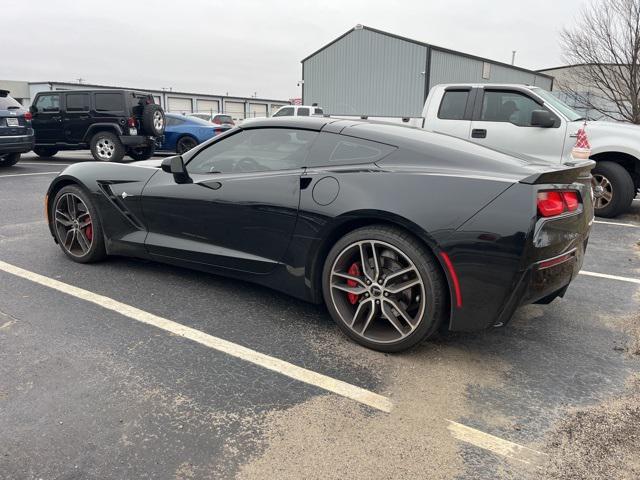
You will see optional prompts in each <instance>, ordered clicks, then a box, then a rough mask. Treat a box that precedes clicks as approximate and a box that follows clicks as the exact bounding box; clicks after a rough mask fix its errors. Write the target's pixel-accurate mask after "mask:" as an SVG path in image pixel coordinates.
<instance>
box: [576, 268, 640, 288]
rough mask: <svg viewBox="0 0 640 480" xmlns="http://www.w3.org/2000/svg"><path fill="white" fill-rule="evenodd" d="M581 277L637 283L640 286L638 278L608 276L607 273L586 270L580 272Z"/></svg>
mask: <svg viewBox="0 0 640 480" xmlns="http://www.w3.org/2000/svg"><path fill="white" fill-rule="evenodd" d="M580 275H587V276H589V277H600V278H608V279H609V280H619V281H621V282H629V283H637V284H638V285H640V279H638V278H631V277H619V276H618V275H609V274H606V273H596V272H587V271H585V270H580Z"/></svg>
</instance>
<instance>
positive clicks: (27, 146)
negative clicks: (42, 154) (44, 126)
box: [0, 135, 34, 153]
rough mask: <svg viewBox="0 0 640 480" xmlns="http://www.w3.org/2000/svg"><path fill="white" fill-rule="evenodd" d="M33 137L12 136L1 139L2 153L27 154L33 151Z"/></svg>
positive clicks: (0, 148) (0, 149)
mask: <svg viewBox="0 0 640 480" xmlns="http://www.w3.org/2000/svg"><path fill="white" fill-rule="evenodd" d="M33 146H34V136H33V135H12V136H2V137H0V153H15V152H18V153H26V152H30V151H31V150H33Z"/></svg>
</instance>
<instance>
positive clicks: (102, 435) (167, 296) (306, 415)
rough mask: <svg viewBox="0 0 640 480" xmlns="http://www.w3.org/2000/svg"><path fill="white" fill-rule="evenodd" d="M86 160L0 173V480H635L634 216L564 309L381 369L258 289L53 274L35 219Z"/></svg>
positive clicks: (604, 231) (638, 415) (306, 310)
mask: <svg viewBox="0 0 640 480" xmlns="http://www.w3.org/2000/svg"><path fill="white" fill-rule="evenodd" d="M89 159H90V156H89V155H88V152H77V153H76V152H72V153H66V152H62V153H60V154H59V155H57V156H56V157H54V158H52V159H48V160H40V159H38V158H37V157H34V156H33V155H32V154H28V155H25V156H24V157H23V160H22V161H21V162H20V163H19V164H18V165H16V166H15V167H12V168H9V169H4V170H2V171H0V282H1V284H2V288H0V431H2V432H3V434H2V441H1V443H0V478H6V479H111V478H114V479H120V478H137V479H144V478H153V479H164V478H167V479H174V478H175V479H200V478H203V479H208V478H230V477H231V478H233V477H234V476H235V477H236V478H256V479H257V478H443V479H445V478H446V479H451V478H457V479H495V478H563V479H564V478H576V479H577V478H581V479H582V478H639V477H640V464H639V463H638V459H637V451H638V449H640V436H639V435H638V433H637V430H638V429H637V425H638V422H640V401H639V400H638V398H640V313H639V312H640V308H639V304H640V201H638V200H635V201H634V202H633V206H632V210H631V212H629V213H628V214H625V215H623V216H621V217H619V218H616V219H615V220H608V219H607V220H604V219H602V220H598V219H597V221H596V222H595V223H594V225H593V229H592V233H591V238H590V242H589V248H588V251H587V255H586V258H585V264H584V268H583V271H584V274H582V275H579V276H578V278H577V279H576V280H575V281H574V282H573V284H572V285H571V287H570V288H569V291H568V292H567V295H566V296H565V298H564V299H559V300H556V301H554V302H553V303H552V304H550V305H546V306H543V305H532V306H528V307H525V308H522V309H520V310H519V311H518V312H517V313H516V316H515V317H514V319H513V321H512V322H511V323H510V324H509V325H508V326H507V327H506V328H502V329H495V330H491V331H487V332H482V333H474V334H455V335H453V334H451V335H445V336H442V337H439V338H437V339H435V340H432V341H429V342H427V343H425V344H424V345H421V346H420V347H419V348H415V349H413V350H411V351H410V352H408V353H405V354H397V355H385V354H381V353H377V352H373V351H369V350H366V349H364V348H362V347H360V346H358V345H356V344H354V343H352V342H349V341H348V340H347V339H346V338H345V337H344V336H342V335H341V334H340V332H339V331H338V329H337V327H335V325H334V324H333V323H332V321H331V319H330V317H329V315H328V314H327V313H326V312H325V311H324V309H323V308H320V307H316V306H313V305H309V304H306V303H303V302H300V301H297V300H295V299H291V298H289V297H286V296H284V295H281V294H279V293H277V292H273V291H271V290H268V289H266V288H262V287H259V286H255V285H252V284H248V283H243V282H239V281H235V280H229V279H225V278H221V277H216V276H212V275H207V274H203V273H198V272H193V271H188V270H183V269H180V268H176V267H170V266H165V265H161V264H155V263H148V262H144V261H139V260H133V259H126V258H111V259H109V260H108V261H106V262H103V263H100V264H93V265H80V264H75V263H72V262H70V261H69V260H68V259H67V258H66V257H65V256H64V255H63V253H62V252H61V250H60V249H59V248H58V247H57V246H56V245H55V244H54V242H53V240H52V238H51V236H50V234H49V232H48V229H47V226H46V222H45V221H44V217H43V197H44V192H45V191H46V188H47V186H48V184H49V182H50V181H51V179H52V178H53V176H54V175H55V174H56V173H57V172H58V171H60V170H61V169H63V168H64V166H65V165H67V164H69V163H73V162H76V161H86V160H89ZM3 265H4V267H3ZM6 265H9V267H7V266H6ZM12 267H17V270H16V269H14V270H13V271H12V270H11V268H12ZM18 270H19V271H20V272H27V273H24V274H21V275H16V271H18ZM31 274H37V275H35V276H33V275H32V279H29V278H27V276H28V275H31ZM34 279H36V280H38V279H39V280H38V281H34ZM52 286H53V287H52ZM67 286H72V287H79V288H81V289H82V292H89V293H88V294H84V293H82V292H77V291H75V290H73V289H72V288H71V289H70V288H68V287H67ZM74 292H75V293H74ZM89 294H90V295H93V296H94V297H95V298H96V300H95V301H93V300H87V299H91V298H94V297H90V296H89ZM83 295H84V297H83ZM105 297H107V298H108V299H111V300H112V301H116V302H120V303H119V304H113V305H115V307H113V308H105V305H106V303H105V301H104V300H102V299H104V298H105ZM101 302H102V303H101ZM122 304H124V306H125V307H127V308H128V307H134V308H132V309H131V311H130V310H127V308H124V307H123V306H122ZM136 309H137V310H136ZM134 310H135V311H134ZM132 312H133V313H132ZM139 312H142V313H139ZM149 314H151V315H149ZM145 315H147V316H149V317H153V318H154V319H156V320H153V322H155V323H153V322H151V324H149V323H150V321H149V322H148V321H145V320H144V319H146V318H147V317H146V316H145ZM158 318H160V319H161V320H170V321H172V322H176V323H177V324H180V325H182V326H187V327H190V328H191V329H194V330H189V332H192V333H190V334H187V335H183V334H181V333H179V331H178V330H176V329H175V328H174V327H171V328H169V327H167V328H158V325H160V321H159V320H157V319H158ZM171 325H174V324H171ZM193 332H196V333H193ZM189 335H192V336H191V337H190V336H189ZM197 335H199V336H197ZM196 337H197V338H196ZM194 339H195V340H194ZM211 339H214V340H211ZM215 339H223V340H226V341H228V342H233V345H237V346H239V347H238V350H232V351H231V352H226V353H225V352H224V351H223V350H224V349H223V348H221V347H216V345H217V344H216V343H215ZM225 345H226V344H225ZM242 347H246V348H247V349H250V352H259V353H260V354H263V355H264V356H263V357H256V359H255V361H254V360H251V358H254V357H251V358H249V357H250V356H251V355H253V354H252V353H246V352H245V353H242V352H244V350H242ZM232 348H235V347H232ZM238 352H240V353H238ZM270 359H271V360H270ZM274 359H275V360H274ZM271 361H274V362H276V363H277V362H278V361H283V362H282V364H277V365H276V367H273V365H272V366H271V367H269V365H268V363H269V362H271ZM278 365H279V366H278ZM289 365H290V366H291V367H289ZM265 367H266V368H265ZM296 367H302V368H303V369H305V370H304V372H310V373H308V374H307V373H304V372H302V373H300V372H298V370H296V369H295V368H296ZM291 372H294V373H295V372H298V373H296V374H295V375H294V374H293V373H291ZM314 374H315V375H317V374H320V375H319V376H318V377H315V376H313V375H314ZM305 375H310V376H308V377H305ZM320 377H321V378H320ZM305 378H309V380H308V381H306V380H305ZM314 379H315V380H314ZM336 391H338V393H335V392H336ZM340 392H342V393H340ZM354 392H355V393H354ZM361 394H362V395H361ZM367 394H371V397H369V396H367ZM371 399H373V400H371ZM380 399H383V401H382V402H379V401H378V400H380ZM385 402H387V403H385ZM385 405H387V406H388V407H389V408H386V407H385ZM385 409H386V410H390V411H389V412H387V411H385ZM603 475H608V476H603Z"/></svg>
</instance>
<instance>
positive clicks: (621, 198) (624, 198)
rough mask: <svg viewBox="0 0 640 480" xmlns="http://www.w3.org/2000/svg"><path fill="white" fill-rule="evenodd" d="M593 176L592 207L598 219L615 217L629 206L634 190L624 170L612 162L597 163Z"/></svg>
mask: <svg viewBox="0 0 640 480" xmlns="http://www.w3.org/2000/svg"><path fill="white" fill-rule="evenodd" d="M591 174H592V175H593V182H594V186H593V193H594V201H593V207H594V211H595V214H596V215H597V216H599V217H606V218H611V217H616V216H618V215H620V214H621V213H624V212H626V211H627V210H628V209H629V207H630V206H631V202H632V201H633V197H635V194H636V188H635V185H634V184H633V179H632V178H631V175H629V172H627V170H625V168H624V167H623V166H622V165H620V164H618V163H614V162H598V163H597V164H596V166H595V168H594V169H593V170H592V171H591Z"/></svg>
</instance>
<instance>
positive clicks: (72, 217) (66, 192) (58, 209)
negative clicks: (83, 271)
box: [49, 185, 107, 263]
mask: <svg viewBox="0 0 640 480" xmlns="http://www.w3.org/2000/svg"><path fill="white" fill-rule="evenodd" d="M71 204H74V205H75V208H74V209H72V208H71V207H70V205H71ZM74 212H75V214H74ZM49 218H50V219H51V222H52V223H53V231H54V235H55V237H56V240H57V241H58V245H60V248H61V249H62V251H63V252H64V254H65V255H66V256H67V257H69V258H70V259H71V260H73V261H74V262H78V263H92V262H98V261H100V260H103V259H104V258H105V257H106V256H107V254H106V250H105V245H104V235H103V230H102V224H101V222H100V217H99V216H98V211H97V210H96V208H95V206H94V204H93V202H92V201H91V198H90V197H89V195H87V194H86V193H85V192H84V190H82V189H81V188H80V187H78V186H77V185H67V186H65V187H63V188H61V189H60V191H59V192H58V193H56V196H55V197H54V200H53V203H52V204H51V207H50V210H49Z"/></svg>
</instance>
